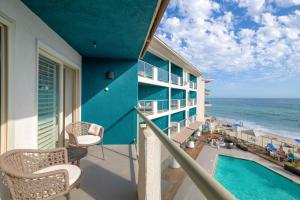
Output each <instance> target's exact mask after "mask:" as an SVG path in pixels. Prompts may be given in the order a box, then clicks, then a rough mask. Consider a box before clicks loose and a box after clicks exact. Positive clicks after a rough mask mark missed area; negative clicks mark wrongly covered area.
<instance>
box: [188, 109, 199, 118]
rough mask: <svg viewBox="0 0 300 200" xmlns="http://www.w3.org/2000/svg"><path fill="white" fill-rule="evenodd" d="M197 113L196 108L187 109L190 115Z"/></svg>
mask: <svg viewBox="0 0 300 200" xmlns="http://www.w3.org/2000/svg"><path fill="white" fill-rule="evenodd" d="M196 114H197V109H196V108H191V109H190V110H189V116H190V117H191V116H194V115H196Z"/></svg>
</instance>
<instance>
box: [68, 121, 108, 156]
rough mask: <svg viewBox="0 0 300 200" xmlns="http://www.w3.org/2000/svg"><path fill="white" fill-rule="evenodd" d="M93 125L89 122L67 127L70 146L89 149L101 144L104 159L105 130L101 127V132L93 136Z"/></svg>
mask: <svg viewBox="0 0 300 200" xmlns="http://www.w3.org/2000/svg"><path fill="white" fill-rule="evenodd" d="M91 125H92V124H90V123H87V122H74V123H71V124H69V125H68V126H67V127H66V132H67V133H68V135H69V145H71V146H76V147H85V148H87V147H89V146H93V145H97V144H100V145H101V149H102V155H103V159H104V149H103V137H104V128H103V127H102V126H100V130H99V132H98V133H96V134H91V133H90V131H89V129H90V127H91Z"/></svg>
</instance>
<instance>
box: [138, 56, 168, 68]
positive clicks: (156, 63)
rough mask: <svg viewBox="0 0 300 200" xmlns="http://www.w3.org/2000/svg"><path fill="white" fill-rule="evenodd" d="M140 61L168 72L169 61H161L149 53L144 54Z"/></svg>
mask: <svg viewBox="0 0 300 200" xmlns="http://www.w3.org/2000/svg"><path fill="white" fill-rule="evenodd" d="M142 60H143V61H145V62H147V63H150V64H151V65H154V66H155V67H158V68H161V69H164V70H166V71H169V61H167V60H163V59H161V58H159V57H157V56H156V55H153V54H152V53H150V52H146V53H145V55H144V58H143V59H142Z"/></svg>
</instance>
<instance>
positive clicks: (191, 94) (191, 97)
mask: <svg viewBox="0 0 300 200" xmlns="http://www.w3.org/2000/svg"><path fill="white" fill-rule="evenodd" d="M189 98H190V99H196V98H197V92H195V91H190V92H189Z"/></svg>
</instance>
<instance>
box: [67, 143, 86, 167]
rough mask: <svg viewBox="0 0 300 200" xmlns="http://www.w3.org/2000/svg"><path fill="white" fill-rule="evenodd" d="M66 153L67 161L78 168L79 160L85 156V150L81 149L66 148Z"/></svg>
mask: <svg viewBox="0 0 300 200" xmlns="http://www.w3.org/2000/svg"><path fill="white" fill-rule="evenodd" d="M67 151H68V161H69V162H70V163H72V164H75V163H76V165H77V166H78V167H80V160H81V159H82V158H84V157H85V156H87V153H88V151H87V148H81V147H72V146H69V147H67Z"/></svg>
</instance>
